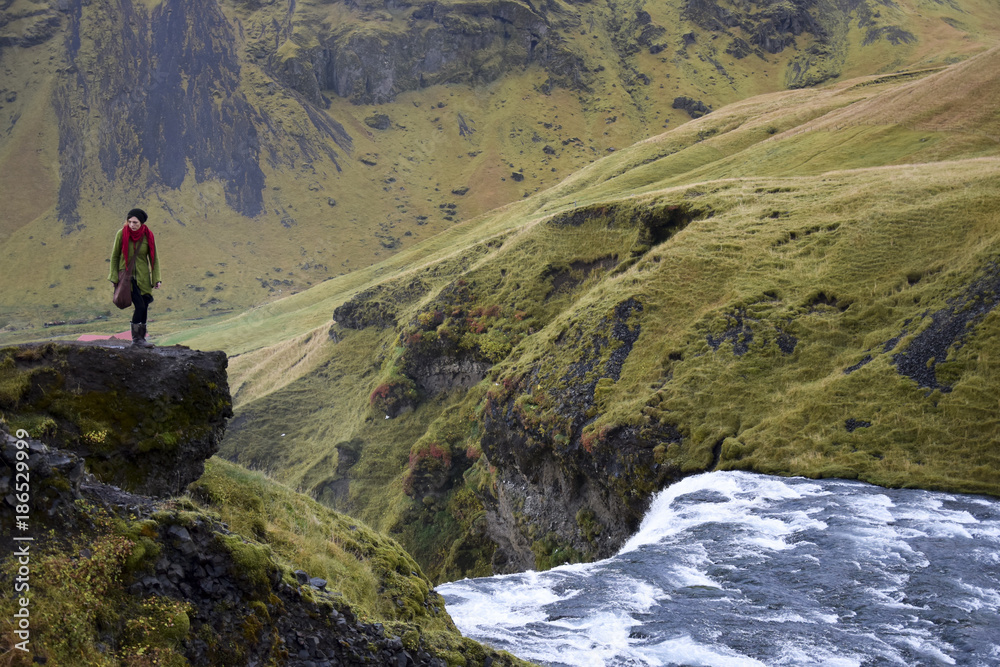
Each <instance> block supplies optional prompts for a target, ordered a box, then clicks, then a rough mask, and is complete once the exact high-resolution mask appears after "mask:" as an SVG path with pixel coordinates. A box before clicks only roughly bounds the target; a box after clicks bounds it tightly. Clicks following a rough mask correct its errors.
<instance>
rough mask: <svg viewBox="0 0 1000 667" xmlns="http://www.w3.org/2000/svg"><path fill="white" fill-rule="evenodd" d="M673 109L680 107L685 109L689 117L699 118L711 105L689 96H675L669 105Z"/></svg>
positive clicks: (707, 111)
mask: <svg viewBox="0 0 1000 667" xmlns="http://www.w3.org/2000/svg"><path fill="white" fill-rule="evenodd" d="M671 106H672V107H673V108H674V109H682V110H683V111H686V112H687V114H688V115H689V116H691V118H701V117H702V116H704V115H705V114H707V113H709V112H711V111H712V109H711V107H709V106H707V105H706V104H705V103H704V102H702V101H701V100H695V99H691V98H690V97H684V96H681V97H675V98H674V103H673V104H672V105H671Z"/></svg>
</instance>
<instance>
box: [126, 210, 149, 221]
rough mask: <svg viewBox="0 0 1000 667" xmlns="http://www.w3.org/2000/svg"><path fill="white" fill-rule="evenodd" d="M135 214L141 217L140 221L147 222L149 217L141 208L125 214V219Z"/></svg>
mask: <svg viewBox="0 0 1000 667" xmlns="http://www.w3.org/2000/svg"><path fill="white" fill-rule="evenodd" d="M133 216H134V217H136V218H139V222H141V223H142V224H146V219H147V218H148V217H149V216H147V215H146V212H145V211H143V210H142V209H141V208H134V209H132V210H131V211H129V212H128V215H126V216H125V219H126V220H129V219H131V218H132V217H133Z"/></svg>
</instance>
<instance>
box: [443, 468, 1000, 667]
mask: <svg viewBox="0 0 1000 667" xmlns="http://www.w3.org/2000/svg"><path fill="white" fill-rule="evenodd" d="M438 591H439V592H440V593H441V594H442V595H444V597H445V600H446V601H447V604H448V611H449V612H450V613H451V615H452V618H454V619H455V622H456V624H458V627H459V628H460V629H461V630H462V632H463V633H464V634H466V635H468V636H470V637H473V638H475V639H478V640H480V641H483V642H485V643H488V644H491V645H493V646H496V647H498V648H503V649H506V650H508V651H510V652H511V653H513V654H515V655H517V656H520V657H522V658H525V659H528V660H532V661H535V662H539V663H542V664H546V665H586V666H595V667H598V666H602V665H705V666H712V667H716V666H719V667H728V666H744V665H747V666H750V665H753V666H759V665H795V666H799V665H824V666H832V667H840V666H843V667H848V666H857V667H861V666H862V665H903V666H912V665H987V666H990V665H1000V501H997V500H995V499H989V498H984V497H977V496H961V495H954V494H946V493H933V492H927V491H912V490H891V489H883V488H879V487H874V486H871V485H867V484H862V483H857V482H845V481H839V480H825V481H814V480H805V479H797V478H792V479H788V478H777V477H767V476H762V475H754V474H749V473H739V472H717V473H708V474H705V475H699V476H696V477H690V478H687V479H685V480H683V481H681V482H679V483H678V484H675V485H673V486H671V487H670V488H668V489H666V490H665V491H663V492H662V493H660V494H659V495H658V496H657V497H656V499H655V500H654V501H653V503H652V506H651V507H650V510H649V512H648V513H647V515H646V517H645V519H644V520H643V522H642V525H641V527H640V528H639V531H638V532H637V533H636V534H635V535H634V536H633V537H632V539H630V540H629V541H628V542H627V543H626V544H625V546H624V547H622V549H621V551H620V552H619V553H618V554H617V555H616V556H614V557H613V558H609V559H607V560H604V561H600V562H598V563H590V564H586V565H568V566H563V567H559V568H556V569H554V570H550V571H548V572H542V573H538V572H525V573H521V574H515V575H506V576H498V577H489V578H483V579H475V580H469V579H466V580H464V581H457V582H453V583H449V584H445V585H442V586H439V587H438Z"/></svg>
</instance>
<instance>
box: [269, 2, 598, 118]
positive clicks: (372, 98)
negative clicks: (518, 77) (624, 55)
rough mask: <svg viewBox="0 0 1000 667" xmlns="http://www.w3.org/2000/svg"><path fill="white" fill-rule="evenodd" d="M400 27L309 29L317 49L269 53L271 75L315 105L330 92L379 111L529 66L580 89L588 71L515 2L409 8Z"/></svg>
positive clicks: (541, 18) (544, 21)
mask: <svg viewBox="0 0 1000 667" xmlns="http://www.w3.org/2000/svg"><path fill="white" fill-rule="evenodd" d="M401 21H402V20H399V21H397V20H393V21H392V22H391V23H388V24H387V25H385V26H382V25H379V22H377V21H373V22H371V23H370V24H369V25H368V26H367V27H368V29H367V30H365V31H358V30H356V29H350V28H337V27H332V28H330V27H327V26H316V25H309V26H308V27H307V29H309V30H312V31H314V32H315V40H316V43H315V44H314V45H311V46H308V47H302V48H299V49H297V50H296V51H295V52H294V54H293V55H291V56H289V57H285V55H284V54H279V53H276V52H273V53H270V55H269V61H270V65H271V68H272V71H273V72H274V73H275V75H276V76H277V77H278V78H279V79H281V80H282V81H283V82H285V83H286V84H288V85H289V86H290V87H292V88H294V89H295V90H297V91H298V92H300V93H302V94H303V95H305V96H306V97H307V98H308V99H309V100H311V101H312V102H314V103H317V104H321V103H322V101H323V91H325V90H329V91H332V92H334V93H335V94H336V95H338V96H339V97H344V98H347V99H350V100H351V101H352V102H355V103H357V104H381V103H385V102H389V101H392V99H393V98H394V97H395V96H396V95H397V94H399V93H401V92H404V91H407V90H416V89H419V88H423V87H425V86H432V85H435V84H442V83H466V84H481V83H488V82H490V81H493V80H495V79H497V78H499V77H501V76H502V75H504V74H505V73H507V72H509V71H511V70H517V69H523V68H525V67H527V66H529V65H532V64H537V65H540V66H541V67H543V68H545V69H546V70H547V71H548V72H549V73H550V75H551V76H552V77H553V78H554V79H555V80H556V81H558V82H559V83H560V84H562V85H567V86H579V85H581V83H582V78H583V73H584V72H585V71H586V67H585V66H584V65H583V62H582V60H581V59H580V58H579V57H577V56H576V55H574V54H572V53H570V52H569V51H568V50H567V49H566V48H565V47H564V46H563V45H562V44H561V40H560V38H559V37H558V35H557V34H555V33H554V32H553V31H552V29H551V26H550V24H549V21H548V19H547V18H546V17H545V16H544V15H542V14H541V13H539V12H537V11H536V10H535V9H534V8H532V7H530V6H529V5H526V4H522V3H520V2H514V1H513V0H496V1H494V2H489V3H476V2H468V3H460V4H454V5H448V6H447V7H445V6H442V5H439V4H437V3H433V2H432V3H428V4H425V5H422V6H414V7H410V8H409V9H408V10H407V16H406V19H405V28H404V29H403V30H400V29H399V23H400V22H401ZM260 50H263V49H260Z"/></svg>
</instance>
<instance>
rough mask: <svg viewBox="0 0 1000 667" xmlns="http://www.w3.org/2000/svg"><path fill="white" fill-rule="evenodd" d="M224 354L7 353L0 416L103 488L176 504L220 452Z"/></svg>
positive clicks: (1, 357) (226, 413)
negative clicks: (64, 454)
mask: <svg viewBox="0 0 1000 667" xmlns="http://www.w3.org/2000/svg"><path fill="white" fill-rule="evenodd" d="M227 363H228V361H227V359H226V355H225V354H224V353H222V352H198V351H194V350H189V349H187V348H184V347H156V348H146V349H142V348H133V347H127V348H117V347H105V346H101V345H94V344H76V343H44V344H27V345H20V346H14V347H7V348H3V349H0V387H2V388H0V414H3V415H4V417H5V418H6V420H7V421H8V423H9V424H10V425H11V428H13V429H18V428H23V429H25V431H27V432H28V433H29V434H31V435H32V436H34V437H36V438H37V439H39V440H40V441H41V442H44V443H46V444H49V445H58V446H59V447H60V448H62V449H65V450H67V451H71V452H73V453H74V454H75V455H77V456H79V457H81V458H82V459H84V460H85V461H86V464H87V467H88V469H89V470H90V472H91V473H93V474H94V475H95V476H96V477H97V478H98V479H100V480H101V481H104V482H107V483H109V484H114V485H116V486H120V487H122V488H124V489H127V490H128V491H132V492H135V493H143V494H148V495H175V494H178V493H181V492H182V491H183V490H184V488H185V487H186V486H187V485H188V484H190V483H191V482H193V481H194V480H196V479H198V478H199V477H200V476H201V474H202V472H203V471H204V462H205V459H207V458H209V457H210V456H212V455H213V454H214V453H215V452H216V451H217V450H218V449H219V442H220V440H221V439H222V435H223V434H224V433H225V428H226V422H227V420H228V419H229V418H230V417H231V416H232V400H231V398H230V395H229V385H228V381H227V377H226V366H227Z"/></svg>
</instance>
